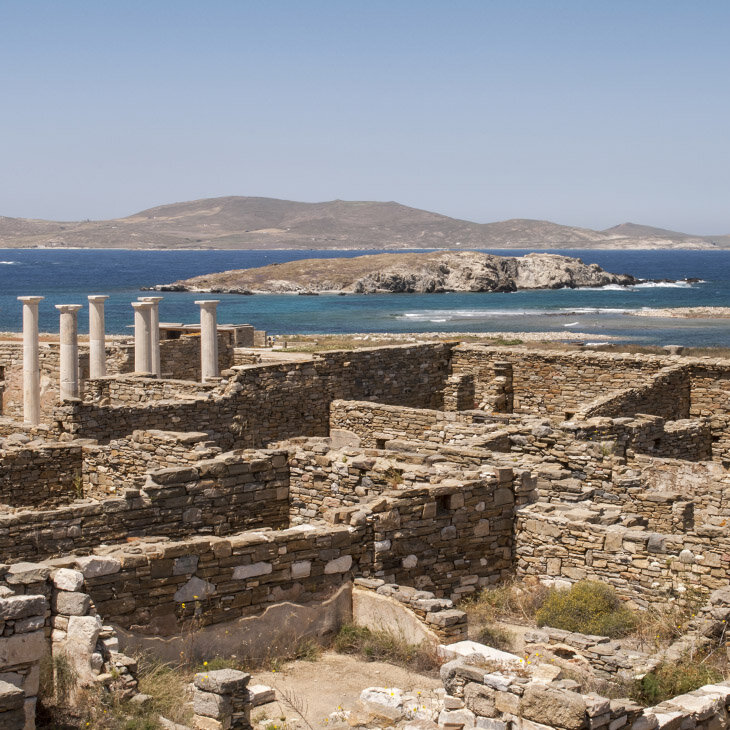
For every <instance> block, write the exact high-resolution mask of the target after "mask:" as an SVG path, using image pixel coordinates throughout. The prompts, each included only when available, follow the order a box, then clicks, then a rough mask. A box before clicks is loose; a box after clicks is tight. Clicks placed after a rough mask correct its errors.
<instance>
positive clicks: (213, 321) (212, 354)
mask: <svg viewBox="0 0 730 730" xmlns="http://www.w3.org/2000/svg"><path fill="white" fill-rule="evenodd" d="M219 302H220V299H200V300H198V301H196V302H195V303H196V304H197V305H198V306H199V307H200V369H201V376H202V377H201V380H202V381H203V382H205V381H206V380H208V379H209V378H217V377H218V322H217V318H216V309H217V307H218V303H219Z"/></svg>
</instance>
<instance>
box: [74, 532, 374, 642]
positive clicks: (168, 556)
mask: <svg viewBox="0 0 730 730" xmlns="http://www.w3.org/2000/svg"><path fill="white" fill-rule="evenodd" d="M357 538H358V535H357V534H356V533H355V534H353V533H351V532H350V530H349V529H348V528H345V527H334V526H327V527H311V528H309V527H294V528H289V529H283V530H278V531H275V532H269V533H262V532H255V533H242V534H240V535H233V536H231V537H229V538H221V537H211V538H209V539H207V540H206V539H201V538H199V537H198V538H195V539H190V540H183V541H180V542H173V543H162V544H160V545H159V546H150V547H149V548H148V549H142V550H137V551H134V552H132V551H129V550H128V549H124V548H122V549H120V550H119V551H118V552H112V553H109V554H108V555H107V556H105V558H103V560H106V561H108V572H106V574H105V575H104V576H103V577H99V578H88V579H87V580H86V586H87V590H88V592H89V594H90V595H91V598H92V599H93V601H94V603H95V605H96V607H97V609H98V611H99V613H100V614H101V615H103V616H104V617H105V620H107V621H109V622H111V623H113V624H115V625H117V626H121V627H122V628H125V629H129V628H130V627H131V626H134V627H135V628H134V630H135V633H137V634H152V635H157V634H160V635H163V636H171V635H175V634H179V633H180V632H182V631H183V630H184V629H185V627H186V626H191V625H192V626H194V627H195V628H196V629H200V627H202V626H207V625H211V624H217V623H222V622H226V621H232V620H234V619H236V618H240V617H242V616H251V615H256V614H259V613H261V612H262V611H263V610H264V609H266V608H267V607H269V606H271V605H272V604H274V603H279V602H281V601H294V602H297V603H307V602H314V601H321V600H324V599H326V598H328V597H330V596H331V595H332V594H333V593H334V592H335V591H336V590H337V589H338V588H339V587H341V586H342V585H343V584H345V583H349V582H350V581H351V580H352V575H353V571H354V570H356V569H357V564H358V560H359V555H360V550H361V549H360V544H359V540H358V539H357ZM161 584H164V586H165V590H160V585H161Z"/></svg>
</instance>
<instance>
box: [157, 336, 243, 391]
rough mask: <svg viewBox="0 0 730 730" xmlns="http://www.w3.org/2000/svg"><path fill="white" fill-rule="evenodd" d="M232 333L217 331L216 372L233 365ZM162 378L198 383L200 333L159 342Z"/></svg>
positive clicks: (199, 374)
mask: <svg viewBox="0 0 730 730" xmlns="http://www.w3.org/2000/svg"><path fill="white" fill-rule="evenodd" d="M233 334H234V333H233V332H232V331H228V330H218V372H221V371H223V370H227V369H228V368H229V367H231V365H233V364H234V359H233ZM160 370H161V372H162V377H163V378H174V379H176V380H193V381H200V378H201V377H202V376H201V370H200V333H199V332H195V333H192V334H184V335H182V336H181V337H180V338H179V339H177V340H161V341H160Z"/></svg>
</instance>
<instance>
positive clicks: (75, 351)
mask: <svg viewBox="0 0 730 730" xmlns="http://www.w3.org/2000/svg"><path fill="white" fill-rule="evenodd" d="M56 309H58V311H59V312H60V313H61V322H60V324H61V335H60V339H61V363H60V365H61V384H60V386H61V387H60V391H61V393H60V395H61V400H62V401H64V400H69V398H78V397H79V328H78V312H79V309H81V305H80V304H57V305H56Z"/></svg>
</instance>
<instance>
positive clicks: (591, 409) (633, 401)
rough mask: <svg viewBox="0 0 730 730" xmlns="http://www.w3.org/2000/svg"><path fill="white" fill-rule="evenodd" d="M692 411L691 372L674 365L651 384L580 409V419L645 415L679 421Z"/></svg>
mask: <svg viewBox="0 0 730 730" xmlns="http://www.w3.org/2000/svg"><path fill="white" fill-rule="evenodd" d="M689 410H690V373H689V368H688V366H685V365H681V366H679V365H673V366H671V367H667V368H663V369H662V370H660V371H659V372H658V373H657V374H656V375H655V376H654V377H653V378H652V379H651V382H650V383H648V384H645V385H640V386H638V387H632V388H627V389H626V390H622V391H619V392H618V393H612V394H609V395H604V396H601V397H600V398H598V399H597V400H595V401H594V402H593V403H589V404H588V405H586V406H584V407H583V408H581V409H580V410H579V411H578V413H577V417H578V418H583V419H587V418H594V417H597V416H608V417H612V418H619V417H626V416H635V415H636V414H637V413H642V414H649V415H653V416H661V417H662V418H665V419H667V420H673V421H676V420H679V419H682V418H687V417H688V416H689Z"/></svg>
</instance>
